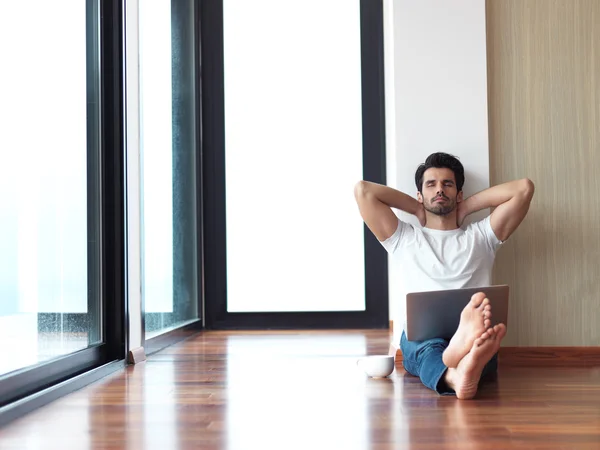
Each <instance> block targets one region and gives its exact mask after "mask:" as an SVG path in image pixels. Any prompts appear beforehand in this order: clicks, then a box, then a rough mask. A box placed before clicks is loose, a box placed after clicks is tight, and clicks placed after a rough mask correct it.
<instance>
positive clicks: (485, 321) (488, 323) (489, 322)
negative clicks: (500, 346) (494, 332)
mask: <svg viewBox="0 0 600 450" xmlns="http://www.w3.org/2000/svg"><path fill="white" fill-rule="evenodd" d="M491 325H492V321H491V320H490V319H485V320H484V321H483V327H484V328H489V327H490V326H491ZM486 334H487V333H486Z"/></svg>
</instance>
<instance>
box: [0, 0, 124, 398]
mask: <svg viewBox="0 0 600 450" xmlns="http://www.w3.org/2000/svg"><path fill="white" fill-rule="evenodd" d="M49 18H52V20H49ZM121 25H122V22H121V16H120V10H119V5H118V2H116V1H106V2H102V3H100V2H99V1H98V0H88V1H72V0H60V1H54V2H35V3H34V4H31V2H2V3H1V4H0V59H1V60H2V61H3V70H2V82H1V83H0V98H1V99H2V102H0V116H1V118H2V120H1V122H0V127H1V132H0V229H1V232H0V248H1V251H0V355H1V358H0V407H1V406H3V405H6V404H8V403H11V402H13V401H15V400H18V399H19V398H23V397H25V396H28V395H30V394H32V393H35V392H37V391H39V390H42V389H44V388H46V387H48V386H51V385H53V384H55V383H57V382H60V381H63V380H65V379H67V378H69V377H70V376H73V375H76V374H80V373H82V372H84V371H85V370H88V369H91V368H95V367H99V366H101V365H104V364H106V363H107V362H110V361H115V360H120V359H123V358H124V357H125V348H124V331H123V321H122V319H123V316H124V290H123V286H124V279H123V277H124V276H123V272H122V271H121V270H120V269H121V268H122V266H121V265H120V263H121V261H123V260H124V255H123V252H122V243H123V230H124V222H123V209H122V207H123V200H122V199H123V176H122V171H121V165H120V161H122V159H123V158H122V155H123V153H122V152H123V146H122V139H121V137H120V136H121V134H120V130H121V128H120V126H121V124H122V114H121V109H120V107H121V105H120V102H119V100H118V99H119V98H121V97H120V96H121V78H120V76H121V73H122V70H121V69H122V63H121V61H122V54H121V53H120V51H119V47H118V46H116V45H114V44H115V43H116V42H118V41H119V39H120V36H119V33H120V29H121ZM103 205H104V206H103Z"/></svg>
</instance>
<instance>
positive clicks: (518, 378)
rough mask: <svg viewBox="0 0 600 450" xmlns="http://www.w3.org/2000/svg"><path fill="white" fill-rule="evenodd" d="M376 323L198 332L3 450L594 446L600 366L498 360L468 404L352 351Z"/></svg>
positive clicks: (6, 432)
mask: <svg viewBox="0 0 600 450" xmlns="http://www.w3.org/2000/svg"><path fill="white" fill-rule="evenodd" d="M388 344H389V336H388V333H387V332H385V331H367V332H346V331H344V332H334V331H330V332H247V333H246V332H206V333H202V334H200V335H198V336H196V337H194V338H191V339H189V340H188V341H185V342H183V343H180V344H178V345H176V346H173V347H170V348H168V349H166V350H164V351H162V352H161V353H158V354H156V355H154V356H151V357H150V358H149V360H148V361H146V362H145V363H141V364H138V365H136V366H130V367H128V368H127V369H125V370H123V371H121V372H118V373H116V374H114V375H112V376H110V377H108V378H106V379H103V380H101V381H100V382H98V383H96V384H94V385H92V386H89V387H87V388H85V389H83V390H81V391H78V392H76V393H73V394H71V395H69V396H67V397H64V398H62V399H60V400H58V401H56V402H54V403H52V404H50V405H48V406H46V407H44V408H41V409H39V410H37V411H35V412H34V413H32V414H30V415H28V416H25V417H23V418H22V419H19V420H18V421H16V422H13V423H11V424H9V425H8V426H7V427H5V428H3V429H0V449H12V448H14V449H88V448H89V449H136V450H137V449H161V450H171V449H230V450H233V449H235V450H237V449H281V450H287V449H308V450H315V449H344V450H345V449H384V448H386V449H387V448H399V449H400V448H410V449H422V448H423V449H426V448H431V449H440V448H456V449H479V448H497V449H509V448H527V449H532V448H537V449H541V448H544V449H546V448H548V449H550V448H557V449H558V448H561V449H596V450H597V449H600V368H584V369H582V368H572V369H570V368H551V369H547V368H514V367H505V368H504V369H502V368H501V371H500V375H499V379H498V381H497V382H495V383H492V384H488V385H486V386H485V387H484V388H483V389H482V390H481V391H480V395H479V397H478V398H477V399H476V400H471V401H458V400H456V399H455V398H453V397H440V396H438V395H436V394H435V393H433V392H431V391H429V390H427V389H426V388H424V387H422V386H421V384H420V382H419V380H418V379H415V378H413V377H411V376H410V375H407V374H406V373H405V372H404V371H403V370H402V369H400V368H397V369H396V371H395V372H394V373H393V374H392V375H391V376H390V378H389V379H380V380H375V379H368V378H366V377H365V376H364V375H363V374H361V373H360V372H359V371H358V368H357V367H356V364H355V361H356V359H357V357H360V356H362V355H365V354H381V353H386V352H387V350H388Z"/></svg>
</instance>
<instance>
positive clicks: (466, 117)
mask: <svg viewBox="0 0 600 450" xmlns="http://www.w3.org/2000/svg"><path fill="white" fill-rule="evenodd" d="M384 13H385V27H386V29H385V45H386V54H385V64H386V80H385V82H386V103H387V105H386V108H387V111H386V115H387V117H386V122H387V123H386V132H387V164H388V185H390V186H392V187H395V188H397V189H399V190H401V191H403V192H406V193H407V194H410V195H413V196H415V197H416V191H417V188H416V186H415V182H414V173H415V170H416V168H417V166H418V165H419V164H420V163H421V162H423V161H424V160H425V158H426V157H427V156H428V155H429V154H430V153H433V152H436V151H445V152H448V153H452V154H454V155H456V156H458V157H459V158H460V159H461V161H462V163H463V165H464V166H465V172H466V174H465V178H466V182H465V186H464V191H465V196H469V195H471V194H473V193H475V192H477V191H480V190H482V189H485V188H487V187H489V156H488V122H487V68H486V30H485V0H456V1H453V2H447V1H443V0H420V1H418V2H417V1H414V0H386V4H385V11H384ZM486 214H487V211H482V212H480V213H479V214H477V215H473V216H471V217H470V220H473V219H478V218H481V217H484V216H485V215H486ZM401 215H402V218H403V219H404V220H409V221H411V222H412V223H413V224H415V225H418V222H417V221H416V220H415V219H414V218H413V217H408V216H407V215H405V214H404V213H402V214H401ZM389 270H390V273H389V283H390V318H391V319H393V320H394V323H395V325H396V326H395V331H394V342H396V343H397V342H399V339H400V336H399V332H401V330H399V328H400V326H399V325H400V324H401V323H402V322H403V318H404V301H403V299H404V296H405V294H406V293H405V292H404V291H403V288H402V286H400V285H399V280H398V277H397V276H396V273H395V271H396V268H395V266H394V261H393V259H392V258H390V268H389Z"/></svg>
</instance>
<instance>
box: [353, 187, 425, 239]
mask: <svg viewBox="0 0 600 450" xmlns="http://www.w3.org/2000/svg"><path fill="white" fill-rule="evenodd" d="M354 196H355V197H356V203H358V209H359V210H360V214H361V216H362V218H363V220H364V221H365V223H366V224H367V226H368V227H369V229H370V230H371V231H372V232H373V234H374V235H375V237H376V238H377V239H378V240H379V241H382V242H383V241H385V240H386V239H388V238H389V237H391V236H392V235H393V234H394V232H395V231H396V228H398V217H396V215H395V214H394V212H393V211H392V210H391V208H396V209H400V210H402V211H404V212H407V213H409V214H414V215H415V216H417V217H418V218H419V221H420V222H421V224H423V225H424V221H425V210H424V209H423V205H421V204H420V203H419V202H418V201H417V200H415V199H414V198H412V197H411V196H409V195H406V194H404V193H402V192H400V191H398V190H396V189H393V188H391V187H388V186H383V185H381V184H377V183H371V182H369V181H359V182H358V183H356V186H355V187H354Z"/></svg>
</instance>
